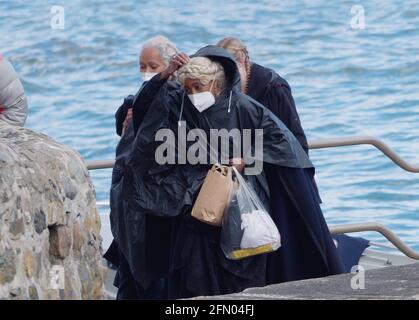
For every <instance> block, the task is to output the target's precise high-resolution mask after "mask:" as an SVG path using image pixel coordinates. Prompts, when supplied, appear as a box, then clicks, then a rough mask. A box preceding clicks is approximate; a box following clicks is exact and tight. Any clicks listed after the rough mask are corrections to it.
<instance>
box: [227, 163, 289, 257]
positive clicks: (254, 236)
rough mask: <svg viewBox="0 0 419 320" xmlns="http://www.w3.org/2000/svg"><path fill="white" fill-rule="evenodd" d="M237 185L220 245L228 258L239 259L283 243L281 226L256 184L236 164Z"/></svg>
mask: <svg viewBox="0 0 419 320" xmlns="http://www.w3.org/2000/svg"><path fill="white" fill-rule="evenodd" d="M233 171H234V173H235V177H236V179H237V182H238V188H236V189H235V191H234V195H233V197H232V200H231V202H230V205H229V207H228V210H227V212H226V213H225V214H224V218H223V224H222V230H221V248H222V250H223V252H224V254H225V255H226V257H227V258H229V259H234V260H239V259H243V258H245V257H249V256H254V255H257V254H262V253H267V252H272V251H275V250H277V249H278V248H279V247H280V246H281V236H280V234H279V231H278V228H277V227H276V225H275V223H274V222H273V220H272V218H271V217H270V215H269V213H268V212H267V211H266V209H265V208H264V206H263V204H262V202H261V201H260V199H259V197H258V196H257V194H256V192H255V191H254V189H253V187H252V186H251V185H250V184H249V183H248V182H247V181H246V180H245V179H244V178H243V177H242V176H241V174H240V173H239V172H238V171H237V169H236V168H234V167H233Z"/></svg>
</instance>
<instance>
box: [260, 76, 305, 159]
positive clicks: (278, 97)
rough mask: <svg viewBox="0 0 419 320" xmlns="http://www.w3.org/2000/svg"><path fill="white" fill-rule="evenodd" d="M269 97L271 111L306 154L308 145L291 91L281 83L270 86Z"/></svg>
mask: <svg viewBox="0 0 419 320" xmlns="http://www.w3.org/2000/svg"><path fill="white" fill-rule="evenodd" d="M267 94H268V95H269V96H268V97H267V98H268V99H269V102H270V103H269V104H270V106H271V111H272V112H273V113H274V114H275V115H276V116H277V117H278V118H279V119H280V120H281V121H282V122H283V123H284V124H285V125H286V126H287V127H288V129H289V130H290V131H291V132H292V133H293V134H294V136H295V137H296V138H297V140H298V141H299V142H300V144H301V146H302V147H303V149H304V151H305V152H306V153H307V154H308V143H307V138H306V135H305V133H304V130H303V127H302V126H301V121H300V117H299V116H298V113H297V108H296V107H295V102H294V98H293V97H292V93H291V89H290V88H289V87H288V86H287V85H285V84H282V83H275V84H272V86H271V88H270V90H269V91H268V92H267Z"/></svg>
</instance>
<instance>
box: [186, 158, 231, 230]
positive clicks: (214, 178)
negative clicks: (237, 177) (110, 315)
mask: <svg viewBox="0 0 419 320" xmlns="http://www.w3.org/2000/svg"><path fill="white" fill-rule="evenodd" d="M232 189H233V179H232V168H231V167H228V166H224V165H221V164H218V163H216V164H214V165H213V166H212V168H211V169H210V170H209V171H208V174H207V176H206V178H205V180H204V183H203V184H202V187H201V190H200V191H199V194H198V197H197V199H196V201H195V204H194V206H193V208H192V216H193V217H194V218H196V219H198V220H200V221H202V222H204V223H207V224H210V225H213V226H221V221H222V220H223V216H224V212H225V210H226V208H227V207H228V205H229V203H230V200H231V194H232Z"/></svg>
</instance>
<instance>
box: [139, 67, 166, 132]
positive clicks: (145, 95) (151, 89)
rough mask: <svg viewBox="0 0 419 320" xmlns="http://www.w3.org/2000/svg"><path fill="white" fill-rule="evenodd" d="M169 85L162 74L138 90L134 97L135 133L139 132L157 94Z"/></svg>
mask: <svg viewBox="0 0 419 320" xmlns="http://www.w3.org/2000/svg"><path fill="white" fill-rule="evenodd" d="M166 83H167V80H162V79H161V78H160V74H157V75H155V76H154V77H153V78H152V79H151V80H150V81H147V82H146V83H145V84H144V85H143V86H142V87H141V88H140V90H138V92H137V94H136V95H135V97H134V101H133V104H132V121H133V125H134V131H135V132H137V131H138V128H139V126H140V123H141V121H142V120H143V118H144V116H145V114H146V113H147V110H148V109H149V107H150V105H151V104H152V102H153V100H154V99H155V97H156V95H157V93H158V92H159V91H160V89H161V88H162V87H163V85H164V84H166Z"/></svg>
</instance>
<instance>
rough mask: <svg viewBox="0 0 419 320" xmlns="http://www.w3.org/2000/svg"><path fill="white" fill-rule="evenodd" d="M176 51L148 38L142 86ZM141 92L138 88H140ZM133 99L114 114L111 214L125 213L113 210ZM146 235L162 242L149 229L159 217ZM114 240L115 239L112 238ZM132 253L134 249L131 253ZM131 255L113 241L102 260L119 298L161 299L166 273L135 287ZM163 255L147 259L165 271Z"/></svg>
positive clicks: (121, 184)
mask: <svg viewBox="0 0 419 320" xmlns="http://www.w3.org/2000/svg"><path fill="white" fill-rule="evenodd" d="M176 52H177V49H176V47H175V45H174V44H173V43H172V42H171V41H170V40H169V39H167V38H166V37H164V36H161V35H159V36H156V37H153V38H151V39H148V40H146V41H145V42H144V43H143V45H142V49H141V52H140V57H139V64H140V73H141V77H142V80H143V85H144V83H146V82H147V81H149V80H150V79H151V78H153V76H154V75H156V74H158V73H159V72H162V71H163V70H165V69H166V68H167V67H168V64H169V61H170V59H171V57H172V56H173V55H174V54H175V53H176ZM140 90H141V89H140ZM133 100H134V96H132V95H130V96H128V97H126V98H125V100H124V103H123V104H122V106H121V107H119V109H118V111H117V112H116V115H115V117H116V132H117V134H118V135H120V136H121V140H120V141H119V143H118V145H117V147H116V155H115V157H116V161H115V165H114V167H113V171H112V184H111V190H110V205H111V215H120V216H123V215H124V214H125V211H124V208H116V206H115V203H122V202H123V201H124V199H123V198H124V197H126V195H125V194H124V192H123V190H124V188H125V183H126V182H125V181H126V179H127V177H126V171H127V167H126V166H127V162H128V161H129V158H130V150H131V146H132V143H133V141H134V138H135V136H134V129H133V126H132V121H131V118H132V111H131V110H132V109H131V108H132V102H133ZM146 223H147V226H148V228H147V229H148V230H149V231H150V232H149V236H148V240H149V241H150V242H159V241H162V240H161V239H159V237H160V236H159V234H153V233H152V230H153V229H154V228H155V226H158V227H159V230H160V231H161V230H164V229H165V221H159V219H158V218H155V217H150V218H149V219H147V221H146ZM111 228H112V233H113V235H114V237H115V232H114V229H115V228H116V227H115V225H114V224H112V222H111ZM153 236H157V237H158V238H157V239H153ZM115 238H116V237H115ZM134 251H135V250H134ZM129 255H130V252H127V250H123V248H122V249H121V248H120V246H119V245H118V242H117V241H116V239H115V240H114V241H113V242H112V244H111V246H110V247H109V249H108V250H107V252H106V253H105V255H104V257H105V259H107V260H108V261H109V262H110V263H111V266H112V265H114V266H115V267H116V268H117V270H118V271H117V276H116V278H115V282H114V284H115V285H116V286H117V287H118V295H117V298H118V299H132V298H140V299H147V298H156V299H158V298H164V297H165V295H164V276H165V274H166V272H165V270H163V271H162V270H160V269H159V268H155V269H154V273H153V275H152V277H151V278H152V280H150V282H149V283H148V284H147V286H146V288H143V287H141V286H139V285H137V284H136V283H137V281H136V280H135V279H134V277H133V275H132V274H131V272H130V269H131V266H130V265H129V262H128V260H129V261H130V263H131V264H132V259H129ZM161 257H163V260H164V259H166V257H164V253H162V252H155V255H154V256H153V252H150V255H149V256H148V257H147V259H148V260H150V261H156V260H157V262H155V264H156V265H158V266H160V267H161V268H163V269H164V267H163V266H164V261H161Z"/></svg>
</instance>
